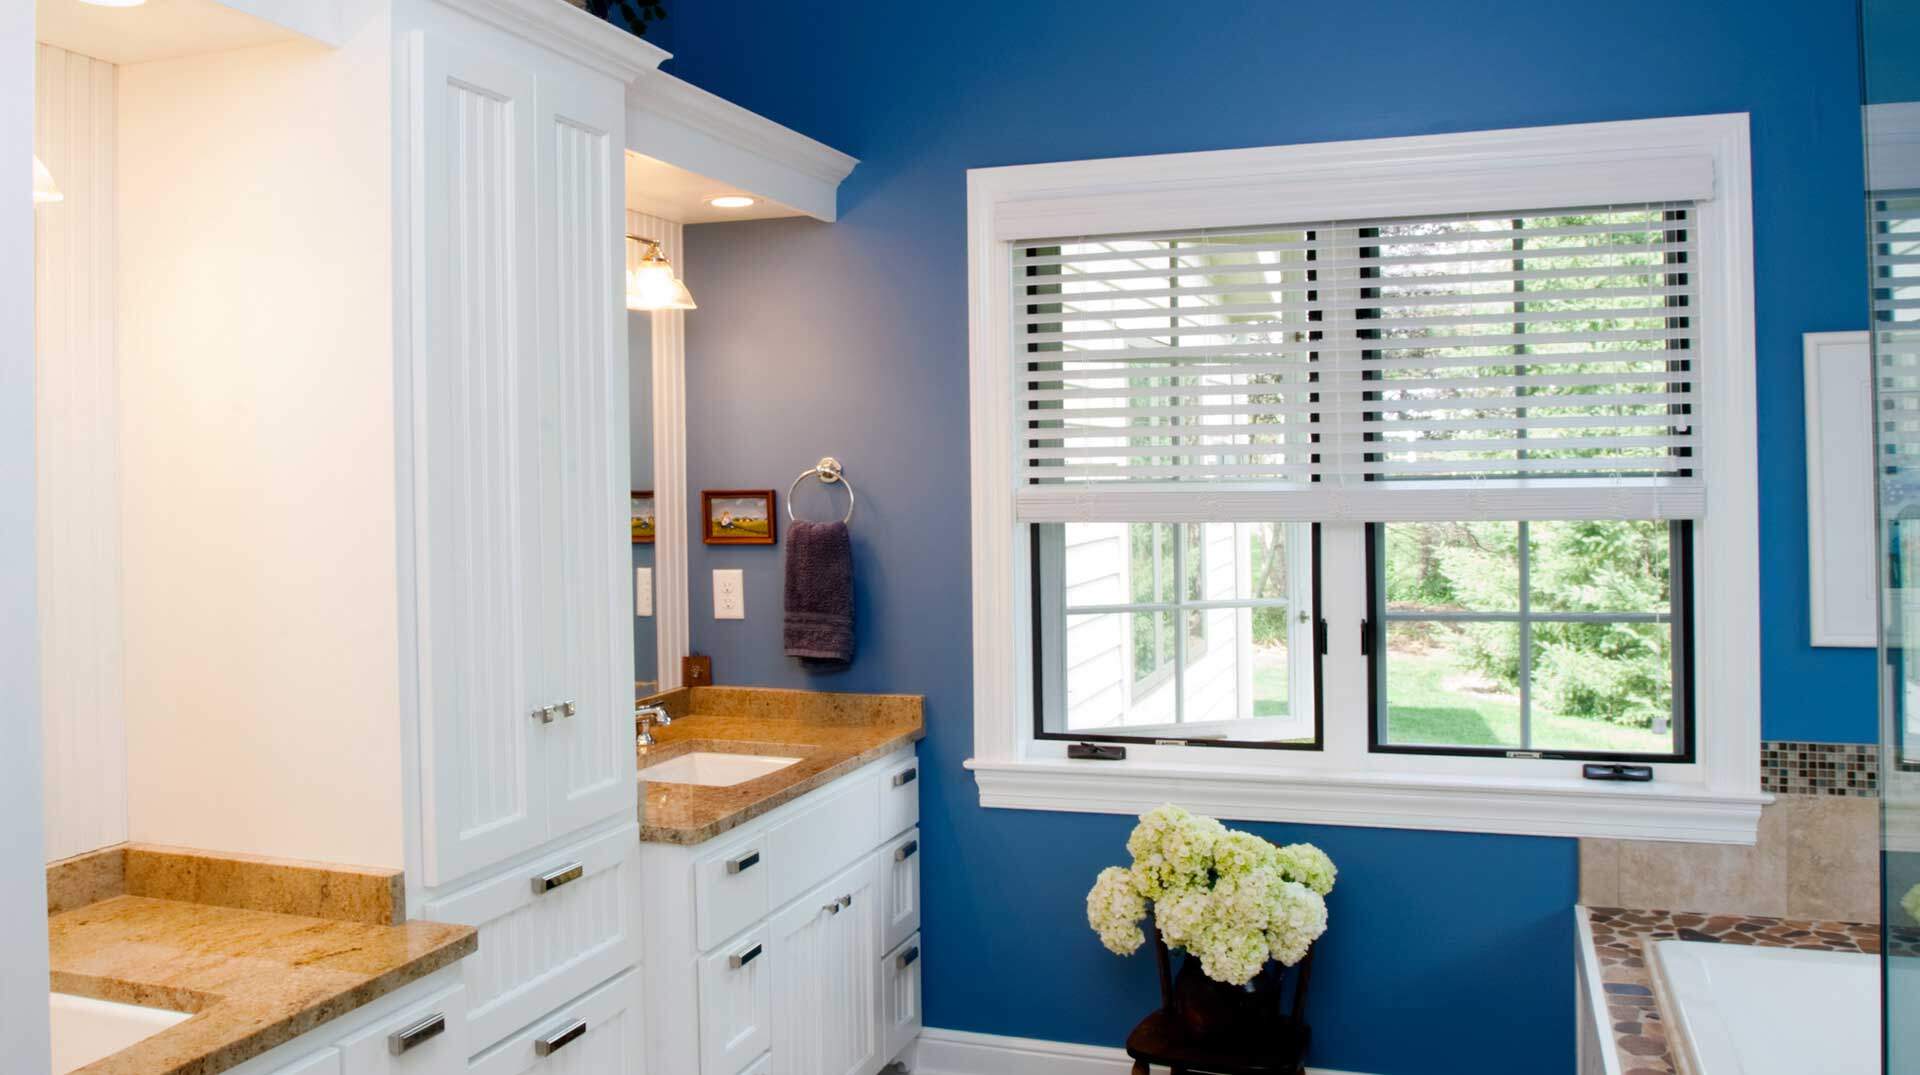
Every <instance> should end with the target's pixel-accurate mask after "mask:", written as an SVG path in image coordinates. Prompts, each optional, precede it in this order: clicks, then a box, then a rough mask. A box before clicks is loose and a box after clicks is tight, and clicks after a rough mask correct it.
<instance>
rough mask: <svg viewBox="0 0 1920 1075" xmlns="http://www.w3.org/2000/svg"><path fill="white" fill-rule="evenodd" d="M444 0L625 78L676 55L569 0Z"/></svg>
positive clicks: (637, 74)
mask: <svg viewBox="0 0 1920 1075" xmlns="http://www.w3.org/2000/svg"><path fill="white" fill-rule="evenodd" d="M442 2H443V3H447V4H448V5H449V6H451V7H454V8H457V9H458V10H460V11H464V12H466V13H467V14H469V15H472V16H473V17H474V18H476V19H480V20H483V21H485V22H489V23H492V24H493V25H495V26H498V27H500V28H501V29H503V30H507V31H509V32H511V33H513V34H516V35H518V36H520V37H523V38H525V39H527V40H528V41H532V42H533V43H535V44H537V45H542V46H544V47H546V48H549V49H552V50H553V51H554V52H557V53H559V54H560V55H562V56H565V57H567V58H568V59H571V60H574V61H576V62H579V63H582V64H585V65H587V66H588V67H591V68H593V69H594V70H596V71H600V72H602V73H604V74H608V75H612V76H613V77H615V78H617V79H619V80H620V81H622V82H632V81H633V80H634V79H636V78H638V77H640V76H641V75H644V74H646V73H648V72H651V71H653V70H655V69H656V68H658V67H659V66H660V64H661V61H663V60H665V59H667V57H669V56H671V55H672V53H670V52H668V51H667V50H665V49H663V48H661V47H659V46H658V45H651V44H648V43H647V42H646V41H645V40H643V39H641V38H639V37H635V36H634V35H633V34H630V33H628V32H627V31H625V30H623V29H621V28H620V27H618V26H615V25H613V24H612V23H610V22H607V21H606V20H604V19H601V18H599V17H598V16H595V15H592V14H589V13H587V12H586V11H583V10H581V9H580V8H577V7H574V6H573V5H572V4H569V3H567V2H566V0H442Z"/></svg>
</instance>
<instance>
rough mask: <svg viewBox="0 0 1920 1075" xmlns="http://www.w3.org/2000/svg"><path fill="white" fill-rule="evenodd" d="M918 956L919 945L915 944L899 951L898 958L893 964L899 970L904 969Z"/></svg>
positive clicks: (911, 964)
mask: <svg viewBox="0 0 1920 1075" xmlns="http://www.w3.org/2000/svg"><path fill="white" fill-rule="evenodd" d="M919 958H920V946H919V945H917V944H916V945H914V946H913V947H912V948H909V949H907V950H906V951H904V952H902V953H900V958H899V959H897V960H894V966H895V967H896V968H897V969H899V970H906V969H907V968H908V967H911V966H913V961H914V960H916V959H919Z"/></svg>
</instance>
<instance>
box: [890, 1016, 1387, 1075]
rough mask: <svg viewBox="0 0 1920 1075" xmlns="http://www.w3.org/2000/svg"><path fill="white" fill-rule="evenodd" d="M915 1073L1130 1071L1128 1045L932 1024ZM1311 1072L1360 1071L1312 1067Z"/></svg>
mask: <svg viewBox="0 0 1920 1075" xmlns="http://www.w3.org/2000/svg"><path fill="white" fill-rule="evenodd" d="M912 1070H913V1075H1128V1073H1129V1072H1131V1071H1132V1070H1133V1061H1131V1060H1129V1059H1127V1053H1126V1050H1124V1049H1115V1048H1112V1047H1110V1046H1105V1045H1078V1044H1075V1043H1073V1042H1066V1041H1043V1040H1041V1039H1039V1038H1008V1037H1002V1036H1001V1035H999V1034H975V1033H972V1032H970V1031H966V1030H942V1029H940V1028H938V1027H928V1028H926V1029H925V1030H922V1031H921V1032H920V1040H919V1042H918V1043H917V1045H916V1050H915V1056H914V1062H913V1068H912ZM1307 1072H1308V1075H1359V1073H1357V1072H1339V1071H1329V1070H1328V1069H1326V1068H1308V1069H1307Z"/></svg>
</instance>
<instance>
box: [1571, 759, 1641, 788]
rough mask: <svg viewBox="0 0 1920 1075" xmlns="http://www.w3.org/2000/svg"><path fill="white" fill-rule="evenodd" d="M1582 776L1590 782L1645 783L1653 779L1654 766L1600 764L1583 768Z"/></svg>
mask: <svg viewBox="0 0 1920 1075" xmlns="http://www.w3.org/2000/svg"><path fill="white" fill-rule="evenodd" d="M1580 775H1581V776H1583V777H1586V778H1587V779H1588V780H1625V781H1629V782H1632V783H1645V782H1646V781H1649V780H1652V779H1653V766H1651V765H1621V764H1618V763H1607V762H1600V763H1597V764H1588V765H1587V766H1585V767H1583V768H1582V769H1581V770H1580Z"/></svg>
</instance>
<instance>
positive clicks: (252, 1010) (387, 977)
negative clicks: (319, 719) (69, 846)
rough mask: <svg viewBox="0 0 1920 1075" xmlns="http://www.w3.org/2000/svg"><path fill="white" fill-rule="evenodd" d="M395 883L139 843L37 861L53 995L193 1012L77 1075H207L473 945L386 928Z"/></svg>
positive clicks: (451, 931)
mask: <svg viewBox="0 0 1920 1075" xmlns="http://www.w3.org/2000/svg"><path fill="white" fill-rule="evenodd" d="M398 876H399V875H398V874H397V873H388V872H386V871H368V870H354V869H345V870H331V869H328V868H326V867H321V866H315V865H312V864H295V863H287V862H281V861H276V860H264V859H252V860H248V859H243V858H239V857H232V856H218V855H209V854H206V853H202V852H188V851H180V850H178V849H151V848H143V847H140V846H139V845H131V846H129V847H119V848H110V849H108V850H107V851H104V852H96V853H94V854H91V855H85V856H81V857H80V858H77V859H68V860H65V861H64V862H60V863H55V864H53V865H51V866H49V867H48V870H47V888H48V896H49V906H50V908H52V909H53V910H54V911H55V913H52V914H50V915H49V916H48V918H47V932H48V934H49V941H50V955H51V963H52V971H53V974H52V986H53V989H54V990H55V991H57V992H61V993H72V994H76V995H79V996H87V997H96V998H99V999H101V1000H113V1001H121V1002H125V1003H130V1004H144V1005H149V1006H152V1007H160V1008H168V1009H171V1010H173V1011H180V1012H190V1013H192V1018H189V1019H187V1020H186V1021H184V1022H181V1023H179V1024H176V1025H174V1026H172V1027H169V1028H167V1029H165V1030H162V1031H161V1032H160V1033H158V1034H155V1035H153V1036H152V1037H149V1038H147V1039H145V1040H143V1041H140V1042H138V1043H136V1044H135V1045H133V1046H132V1047H130V1048H127V1049H124V1050H122V1051H120V1052H118V1053H115V1054H113V1055H112V1056H109V1057H107V1058H105V1059H103V1060H100V1061H97V1062H95V1063H92V1064H89V1065H87V1066H86V1067H83V1068H81V1069H79V1071H78V1072H77V1073H76V1075H213V1073H215V1072H221V1071H225V1070H227V1069H228V1068H231V1067H234V1066H235V1065H238V1064H240V1063H242V1062H243V1061H246V1060H248V1059H250V1058H252V1057H255V1056H258V1055H260V1054H261V1053H264V1052H266V1051H267V1050H269V1049H271V1048H273V1047H274V1046H277V1045H280V1044H283V1043H285V1042H288V1041H291V1040H293V1039H294V1038H296V1037H298V1036H299V1035H301V1034H304V1033H306V1032H307V1031H309V1030H312V1029H313V1028H315V1027H317V1026H319V1025H321V1024H322V1023H325V1022H327V1021H328V1020H331V1019H334V1018H336V1017H338V1016H341V1015H344V1014H346V1013H347V1012H350V1011H352V1010H353V1009H355V1008H358V1007H360V1006H361V1005H363V1004H366V1003H367V1002H369V1001H371V1000H374V999H376V998H378V997H381V996H384V995H385V994H387V993H391V992H393V991H394V990H396V989H398V988H400V987H401V986H403V985H406V984H407V983H409V982H412V981H415V980H417V979H419V978H423V977H425V976H426V975H428V974H431V973H433V972H434V971H436V970H439V969H440V968H442V967H445V966H447V965H449V964H451V963H453V962H455V961H456V960H459V959H461V958H463V957H464V956H466V955H468V954H469V953H471V952H473V951H474V949H475V947H476V945H477V940H476V937H477V935H476V934H475V932H474V930H473V929H472V928H470V927H467V926H452V925H441V924H439V923H434V922H406V923H402V924H397V925H396V924H394V923H393V922H392V921H388V920H385V919H391V918H397V917H400V916H401V914H403V911H402V909H401V908H399V907H398V906H397V905H396V903H395V902H394V901H393V900H392V899H391V898H390V897H388V896H385V895H383V893H397V891H398V890H399V885H398V881H397V878H398ZM223 880H224V881H225V882H228V883H224V884H223V883H221V882H222V881H223ZM194 896H197V897H198V899H197V900H196V899H194V898H181V897H194ZM274 906H282V907H287V908H292V909H298V910H299V911H300V912H301V913H298V914H287V913H280V912H279V911H276V910H273V909H271V908H273V907H274ZM322 916H325V917H322Z"/></svg>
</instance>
